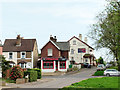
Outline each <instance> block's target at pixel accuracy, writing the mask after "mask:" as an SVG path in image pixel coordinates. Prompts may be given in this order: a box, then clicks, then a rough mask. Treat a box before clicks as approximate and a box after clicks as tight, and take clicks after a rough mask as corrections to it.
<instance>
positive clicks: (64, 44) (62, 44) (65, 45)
mask: <svg viewBox="0 0 120 90" xmlns="http://www.w3.org/2000/svg"><path fill="white" fill-rule="evenodd" d="M54 43H55V44H56V45H57V46H58V47H59V48H60V50H63V51H67V50H70V46H69V42H54Z"/></svg>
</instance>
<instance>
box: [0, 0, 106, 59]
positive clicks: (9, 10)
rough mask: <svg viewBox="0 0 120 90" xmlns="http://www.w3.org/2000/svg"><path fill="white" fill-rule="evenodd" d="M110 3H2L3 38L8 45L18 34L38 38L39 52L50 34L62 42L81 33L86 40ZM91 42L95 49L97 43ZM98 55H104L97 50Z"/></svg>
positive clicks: (3, 0) (94, 0)
mask: <svg viewBox="0 0 120 90" xmlns="http://www.w3.org/2000/svg"><path fill="white" fill-rule="evenodd" d="M106 4H107V2H106V1H105V0H1V1H0V39H1V40H2V42H4V40H5V39H9V38H16V36H17V34H20V35H21V36H22V37H24V38H36V39H37V42H38V48H39V51H40V49H41V48H42V46H43V45H45V43H46V42H47V41H48V40H49V36H50V35H53V36H57V39H58V41H67V40H69V39H70V38H71V37H73V36H77V37H78V35H79V34H82V36H83V39H84V37H85V36H86V35H87V33H88V31H89V30H90V29H91V28H90V25H92V24H93V23H95V22H96V19H95V17H96V15H98V13H99V12H101V11H102V10H103V9H104V8H105V5H106ZM88 40H89V41H88V44H89V45H91V46H92V43H93V41H92V40H90V39H88ZM93 47H94V46H93ZM95 55H96V57H99V56H103V53H101V51H97V52H95Z"/></svg>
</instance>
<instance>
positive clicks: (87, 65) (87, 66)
mask: <svg viewBox="0 0 120 90" xmlns="http://www.w3.org/2000/svg"><path fill="white" fill-rule="evenodd" d="M83 66H84V68H91V65H90V64H89V63H83Z"/></svg>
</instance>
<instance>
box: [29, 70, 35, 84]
mask: <svg viewBox="0 0 120 90" xmlns="http://www.w3.org/2000/svg"><path fill="white" fill-rule="evenodd" d="M28 74H29V82H33V81H37V71H33V70H31V71H28Z"/></svg>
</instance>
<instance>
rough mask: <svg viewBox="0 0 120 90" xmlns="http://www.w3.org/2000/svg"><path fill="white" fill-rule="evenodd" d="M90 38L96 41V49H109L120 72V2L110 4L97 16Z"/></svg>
mask: <svg viewBox="0 0 120 90" xmlns="http://www.w3.org/2000/svg"><path fill="white" fill-rule="evenodd" d="M97 19H98V22H97V23H96V24H93V25H92V30H91V31H90V32H89V35H88V36H89V37H90V38H92V39H94V40H95V45H96V48H97V49H99V48H107V49H109V50H110V53H111V54H113V55H114V57H115V58H116V61H117V63H118V66H119V70H120V2H118V1H114V2H113V1H111V2H109V4H108V6H107V7H106V9H105V10H104V11H103V12H101V13H100V14H99V15H98V16H97Z"/></svg>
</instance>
